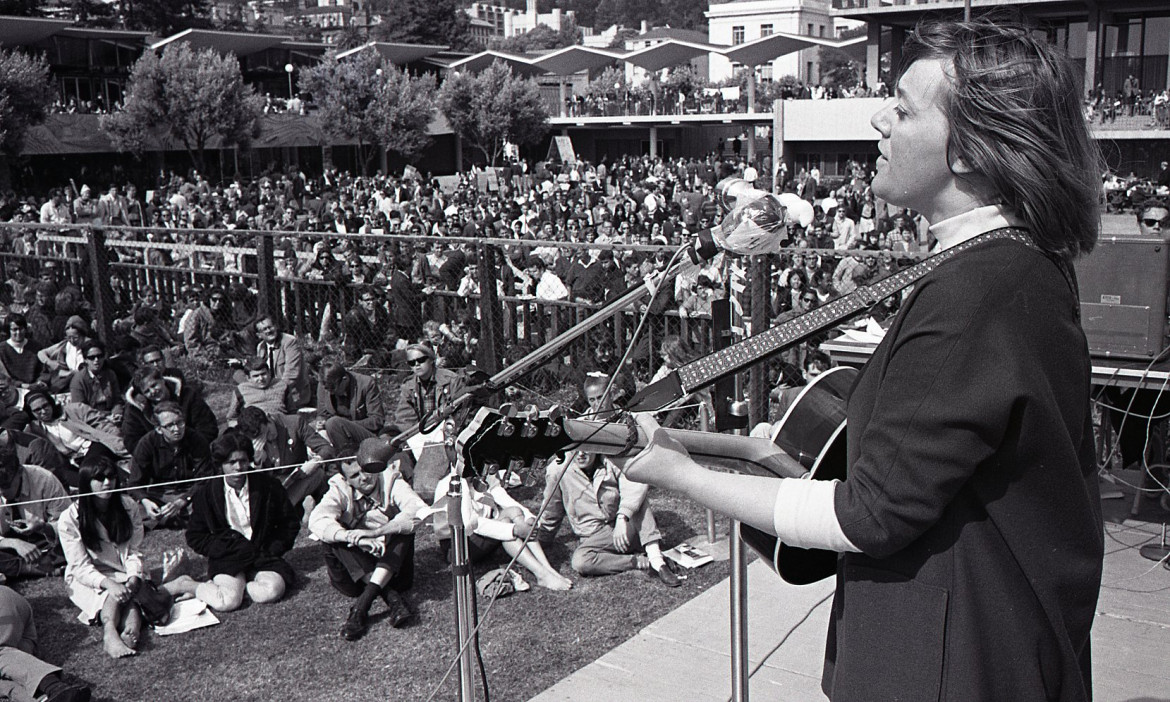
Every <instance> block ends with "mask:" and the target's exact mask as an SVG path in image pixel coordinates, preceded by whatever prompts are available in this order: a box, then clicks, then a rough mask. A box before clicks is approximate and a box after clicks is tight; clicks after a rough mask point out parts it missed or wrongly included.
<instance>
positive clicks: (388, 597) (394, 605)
mask: <svg viewBox="0 0 1170 702" xmlns="http://www.w3.org/2000/svg"><path fill="white" fill-rule="evenodd" d="M382 599H383V600H385V602H386V609H387V610H388V611H389V616H388V617H387V618H388V619H389V620H390V626H392V627H394V628H395V629H401V628H402V627H404V626H406V625H407V624H409V623H410V622H412V621H414V619H415V617H416V616H417V615H416V614H415V613H414V610H413V609H411V608H410V605H409V604H407V602H406V600H405V599H403V598H402V595H399V594H398V593H397V592H395V591H393V590H384V591H383V592H382Z"/></svg>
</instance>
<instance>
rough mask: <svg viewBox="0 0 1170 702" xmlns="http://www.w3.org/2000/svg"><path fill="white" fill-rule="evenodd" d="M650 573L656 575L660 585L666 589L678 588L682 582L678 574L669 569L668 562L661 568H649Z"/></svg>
mask: <svg viewBox="0 0 1170 702" xmlns="http://www.w3.org/2000/svg"><path fill="white" fill-rule="evenodd" d="M650 572H651V573H653V574H655V575H657V576H658V579H659V580H661V581H662V584H663V585H665V586H667V587H678V586H679V585H682V580H681V579H680V578H679V577H678V574H677V573H675V572H674V568H671V567H670V561H665V562H663V564H662V567H661V568H654V567H653V566H651V567H650Z"/></svg>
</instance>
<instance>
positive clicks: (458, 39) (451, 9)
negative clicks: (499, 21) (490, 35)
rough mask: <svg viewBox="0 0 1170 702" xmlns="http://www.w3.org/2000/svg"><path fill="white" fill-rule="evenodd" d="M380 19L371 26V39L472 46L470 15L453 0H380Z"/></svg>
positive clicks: (459, 47)
mask: <svg viewBox="0 0 1170 702" xmlns="http://www.w3.org/2000/svg"><path fill="white" fill-rule="evenodd" d="M382 2H383V3H384V6H385V9H384V10H383V11H382V12H380V13H379V15H380V16H381V18H382V21H381V22H379V23H378V24H375V25H374V26H373V27H372V28H371V30H370V31H371V34H372V37H373V38H374V39H377V40H379V41H393V42H403V43H408V44H439V45H443V46H449V47H451V48H452V49H463V48H467V47H469V46H471V44H472V39H471V18H470V17H468V16H467V13H466V12H464V11H463V8H462V7H461V3H459V2H456V0H382Z"/></svg>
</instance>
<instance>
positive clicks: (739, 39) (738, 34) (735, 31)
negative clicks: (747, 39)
mask: <svg viewBox="0 0 1170 702" xmlns="http://www.w3.org/2000/svg"><path fill="white" fill-rule="evenodd" d="M731 43H732V44H742V43H743V27H742V26H735V27H732V28H731Z"/></svg>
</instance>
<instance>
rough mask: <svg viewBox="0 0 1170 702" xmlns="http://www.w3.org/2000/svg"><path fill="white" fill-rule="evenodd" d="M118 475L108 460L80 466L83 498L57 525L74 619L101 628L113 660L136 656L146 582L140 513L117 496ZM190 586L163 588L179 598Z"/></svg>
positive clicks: (183, 582)
mask: <svg viewBox="0 0 1170 702" xmlns="http://www.w3.org/2000/svg"><path fill="white" fill-rule="evenodd" d="M121 484H122V472H121V471H120V470H118V467H117V466H116V465H114V463H113V461H111V460H109V459H108V458H107V457H98V458H95V459H92V460H86V461H85V462H84V463H83V464H82V466H81V496H80V497H79V498H78V499H77V502H75V503H74V504H73V505H72V506H70V507H69V509H67V510H65V512H64V514H62V515H61V518H60V519H59V520H58V522H57V532H58V533H59V534H60V535H61V547H62V548H63V550H64V551H65V560H66V562H67V565H66V566H65V585H66V586H67V587H68V588H69V599H71V600H72V601H73V604H75V605H77V608H78V609H80V610H81V613H80V614H79V615H78V619H80V620H81V621H82V622H84V623H86V624H99V623H100V624H101V625H102V641H103V646H104V648H105V650H106V653H107V654H109V655H110V657H111V658H125V657H127V656H132V655H134V654H136V653H137V652H138V643H139V640H140V638H141V636H142V626H143V623H144V622H143V618H142V612H141V610H139V608H138V603H137V599H136V598H137V595H138V592H139V588H140V587H141V586H142V584H143V582H144V581H147V580H149V576H148V574H147V573H146V568H145V566H144V563H143V558H142V553H141V552H140V548H141V546H142V538H143V525H142V510H141V509H140V508H139V506H138V503H137V502H135V501H134V498H132V497H130V496H129V495H126V494H120V493H117V492H113V491H116V490H117V489H118V488H119V487H120V486H121ZM193 584H194V580H192V579H191V577H190V576H187V575H184V576H181V579H176V580H175V581H172V582H170V583H165V584H163V585H162V588H163V589H164V590H167V591H168V592H170V593H171V594H172V595H177V594H179V593H180V592H182V591H183V590H184V589H186V588H188V587H190V586H191V585H193Z"/></svg>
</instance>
